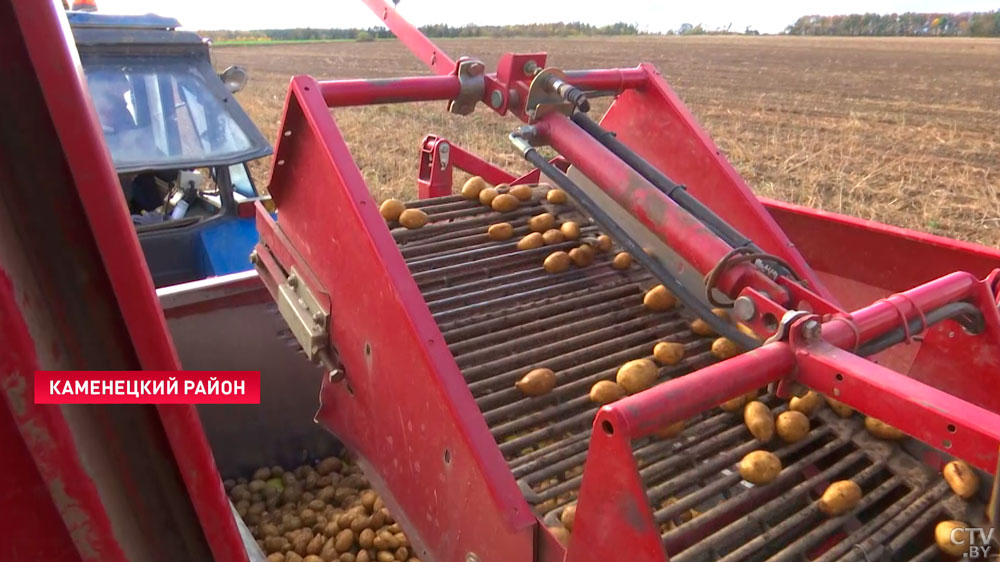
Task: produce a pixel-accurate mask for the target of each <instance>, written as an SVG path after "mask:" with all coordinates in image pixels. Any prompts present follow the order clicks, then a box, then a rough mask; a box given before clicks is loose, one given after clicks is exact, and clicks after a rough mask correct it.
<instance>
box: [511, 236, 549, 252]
mask: <svg viewBox="0 0 1000 562" xmlns="http://www.w3.org/2000/svg"><path fill="white" fill-rule="evenodd" d="M544 245H545V239H544V238H542V235H541V233H539V232H532V233H531V234H529V235H527V236H525V237H524V238H522V239H521V240H520V241H519V242H518V243H517V249H518V250H534V249H535V248H541V247H542V246H544Z"/></svg>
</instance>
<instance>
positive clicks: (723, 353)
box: [712, 338, 740, 359]
mask: <svg viewBox="0 0 1000 562" xmlns="http://www.w3.org/2000/svg"><path fill="white" fill-rule="evenodd" d="M739 354H740V347H739V346H738V345H736V342H734V341H733V340H731V339H729V338H718V339H716V340H715V341H714V342H712V355H713V356H714V357H716V358H717V359H729V358H730V357H735V356H737V355H739Z"/></svg>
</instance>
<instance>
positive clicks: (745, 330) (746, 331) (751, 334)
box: [736, 322, 762, 342]
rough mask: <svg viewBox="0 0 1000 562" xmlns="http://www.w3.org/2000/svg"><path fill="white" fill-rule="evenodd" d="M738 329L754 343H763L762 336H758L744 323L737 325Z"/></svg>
mask: <svg viewBox="0 0 1000 562" xmlns="http://www.w3.org/2000/svg"><path fill="white" fill-rule="evenodd" d="M736 329H737V330H739V331H740V332H743V334H744V335H746V336H747V337H749V338H750V339H752V340H754V341H757V342H759V341H762V340H761V339H760V336H758V335H757V332H755V331H753V328H751V327H750V326H747V325H746V324H744V323H743V322H738V323H737V324H736Z"/></svg>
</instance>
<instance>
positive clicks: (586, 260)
mask: <svg viewBox="0 0 1000 562" xmlns="http://www.w3.org/2000/svg"><path fill="white" fill-rule="evenodd" d="M569 259H571V260H573V264H574V265H576V266H577V267H587V266H588V265H590V264H591V263H593V262H594V255H593V254H591V253H589V252H587V251H586V250H581V249H580V248H573V249H572V250H570V251H569Z"/></svg>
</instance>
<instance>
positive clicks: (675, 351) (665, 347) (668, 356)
mask: <svg viewBox="0 0 1000 562" xmlns="http://www.w3.org/2000/svg"><path fill="white" fill-rule="evenodd" d="M653 359H656V360H657V361H659V362H660V363H663V364H664V365H676V364H678V363H680V362H681V359H684V344H682V343H677V342H667V341H661V342H659V343H657V344H656V345H655V346H653Z"/></svg>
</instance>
